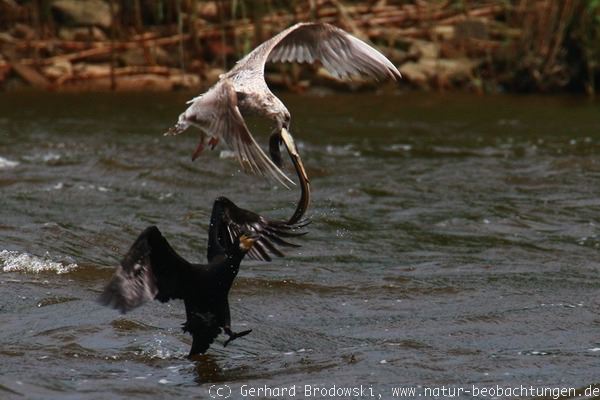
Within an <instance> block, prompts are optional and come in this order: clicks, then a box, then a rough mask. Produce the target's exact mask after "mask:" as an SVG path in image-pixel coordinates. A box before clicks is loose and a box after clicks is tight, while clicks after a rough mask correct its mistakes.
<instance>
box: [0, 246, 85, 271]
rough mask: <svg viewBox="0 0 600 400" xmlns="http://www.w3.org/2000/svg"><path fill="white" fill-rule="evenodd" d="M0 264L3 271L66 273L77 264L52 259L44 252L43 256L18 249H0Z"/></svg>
mask: <svg viewBox="0 0 600 400" xmlns="http://www.w3.org/2000/svg"><path fill="white" fill-rule="evenodd" d="M0 266H2V271H4V272H33V273H36V274H37V273H40V272H56V273H57V274H66V273H67V272H70V271H72V270H74V269H75V268H77V264H64V263H60V262H56V261H52V260H51V259H50V258H49V256H48V255H47V254H46V256H44V257H43V258H41V257H37V256H33V255H31V254H27V253H19V252H18V251H9V250H2V251H0Z"/></svg>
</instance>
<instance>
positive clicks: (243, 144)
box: [166, 22, 400, 186]
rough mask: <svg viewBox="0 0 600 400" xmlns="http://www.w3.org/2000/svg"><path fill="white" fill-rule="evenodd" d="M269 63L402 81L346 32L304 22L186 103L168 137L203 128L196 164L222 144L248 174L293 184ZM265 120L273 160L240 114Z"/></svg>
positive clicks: (285, 118) (284, 113) (285, 114)
mask: <svg viewBox="0 0 600 400" xmlns="http://www.w3.org/2000/svg"><path fill="white" fill-rule="evenodd" d="M267 61H271V62H299V63H303V62H307V63H313V62H316V61H318V62H320V63H321V64H322V65H323V67H324V68H325V69H327V71H328V72H329V73H331V74H332V75H333V76H336V77H338V78H342V79H344V78H351V77H353V76H364V77H369V78H374V79H381V78H392V79H398V78H400V72H399V71H398V69H397V68H396V67H395V66H394V65H393V64H392V63H391V62H390V61H389V60H388V59H387V58H386V57H385V56H384V55H383V54H381V53H380V52H379V51H377V50H376V49H374V48H373V47H371V46H369V45H368V44H366V43H365V42H363V41H362V40H360V39H357V38H356V37H354V36H352V35H350V34H349V33H347V32H345V31H344V30H342V29H340V28H337V27H335V26H333V25H330V24H327V23H316V22H302V23H298V24H296V25H293V26H291V27H289V28H287V29H286V30H284V31H282V32H280V33H279V34H277V35H275V36H274V37H273V38H271V39H269V40H267V41H266V42H264V43H262V44H261V45H260V46H258V47H257V48H255V49H254V50H253V51H252V52H250V53H249V54H247V55H246V56H245V57H244V58H242V59H241V60H239V61H238V62H237V64H236V65H235V66H234V67H233V68H232V69H231V70H230V71H229V72H227V73H225V74H222V75H221V76H220V77H219V81H218V82H217V83H216V84H215V85H213V86H212V87H211V88H210V89H209V90H208V91H207V92H205V93H204V94H202V95H200V96H198V97H196V98H194V99H192V100H190V101H189V102H188V104H189V103H191V104H190V106H189V107H188V108H187V109H186V110H185V111H184V112H183V113H182V114H181V115H180V116H179V120H178V122H177V124H175V126H174V127H172V128H171V129H169V131H168V132H167V133H166V135H177V134H179V133H181V132H183V131H185V130H186V129H187V128H189V127H190V126H196V127H198V128H200V129H201V131H202V134H201V139H200V143H199V144H198V146H197V148H196V150H195V151H194V153H193V155H192V160H195V159H196V158H197V157H198V156H199V155H200V153H202V150H203V149H204V146H205V139H206V136H210V139H209V140H208V144H209V145H210V146H211V148H214V147H215V146H216V145H217V144H218V143H219V141H220V140H221V139H222V140H223V141H224V142H225V143H226V144H227V145H228V146H229V147H230V148H231V149H232V150H233V152H234V153H235V155H236V158H237V159H238V161H239V163H240V164H241V166H242V168H243V169H244V170H245V171H246V172H252V173H255V174H259V175H263V176H272V177H274V178H275V179H276V180H277V181H279V182H280V183H281V184H283V185H284V186H287V185H286V183H285V182H286V181H288V182H291V180H290V179H289V178H288V177H287V176H286V175H285V174H284V173H283V172H282V171H281V170H280V168H279V167H280V166H281V153H280V150H279V145H280V144H281V140H282V138H281V129H282V128H286V129H287V130H289V127H290V120H291V117H290V113H289V111H288V110H287V108H286V107H285V105H284V104H283V103H282V102H281V100H279V99H278V98H277V97H276V96H275V95H274V94H273V93H272V92H271V91H270V90H269V88H268V86H267V83H266V82H265V76H264V68H265V64H266V62H267ZM246 113H247V114H256V115H260V116H264V117H266V118H268V119H270V120H272V121H273V122H274V123H275V128H274V130H273V132H272V134H271V138H270V140H269V152H270V155H271V159H272V160H271V159H269V157H267V156H266V155H265V153H264V152H263V151H262V149H261V148H260V146H259V145H258V144H257V143H256V141H255V140H254V138H253V137H252V134H251V133H250V131H249V130H248V126H247V125H246V122H245V121H244V117H243V115H242V114H246Z"/></svg>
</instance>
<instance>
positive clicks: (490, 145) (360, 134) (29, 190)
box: [0, 93, 600, 399]
mask: <svg viewBox="0 0 600 400" xmlns="http://www.w3.org/2000/svg"><path fill="white" fill-rule="evenodd" d="M189 97H190V94H180V93H176V94H143V95H122V94H120V95H110V94H102V95H90V94H86V95H74V94H71V95H59V94H39V93H36V94H33V93H32V94H27V93H24V94H2V95H0V192H1V194H0V398H1V399H5V398H6V399H11V398H33V399H80V398H85V399H88V398H89V399H113V398H127V399H138V398H169V399H196V398H197V399H200V398H211V397H213V398H225V397H226V396H225V395H227V394H228V393H229V390H231V395H230V397H231V398H235V399H238V398H240V399H241V398H246V399H249V398H259V397H260V398H275V397H277V396H276V394H277V392H276V390H283V388H288V390H291V388H295V390H296V393H295V396H292V397H293V398H296V399H305V398H334V396H332V395H335V398H381V399H391V398H393V395H394V393H395V392H394V388H395V387H402V388H405V389H411V388H414V389H415V390H416V392H415V394H414V395H413V396H412V398H417V397H420V398H433V397H437V398H449V397H450V394H452V393H451V392H449V390H451V389H452V390H458V389H461V388H462V389H463V390H469V391H470V392H463V393H462V396H457V397H461V398H506V397H507V396H503V395H499V394H501V393H500V392H498V390H508V388H515V387H521V386H522V387H526V388H531V389H533V390H536V389H538V390H541V389H544V388H546V389H547V390H550V389H552V390H554V391H553V392H546V397H545V398H557V397H556V396H554V397H553V395H554V394H556V393H557V392H556V389H557V388H565V389H566V388H573V389H578V390H581V391H583V390H585V389H586V388H588V389H590V388H591V389H593V388H595V387H596V385H598V384H600V300H599V297H598V294H599V293H600V280H599V279H598V272H599V269H600V253H599V252H600V237H599V236H598V233H599V226H598V224H600V108H599V105H598V104H597V103H593V102H589V101H586V100H583V99H575V98H543V97H502V96H500V97H475V96H466V95H434V94H414V93H406V94H398V95H384V94H382V95H374V94H338V95H318V94H305V95H285V96H283V100H284V101H285V102H286V104H287V106H288V108H289V109H290V110H291V112H292V116H293V120H292V133H293V134H294V136H295V138H296V140H297V142H298V144H299V148H300V152H301V154H302V156H303V159H304V162H305V164H306V165H307V168H308V173H309V176H310V177H311V179H312V186H313V203H312V205H311V208H310V210H309V213H308V214H309V216H310V217H311V219H312V224H311V225H310V226H309V228H308V230H309V233H308V235H306V236H305V237H302V238H300V239H298V240H297V242H298V243H299V244H301V245H302V247H301V248H299V249H292V250H288V251H287V257H286V258H282V259H281V258H280V259H275V260H273V262H271V263H263V262H255V261H250V260H247V261H244V262H243V263H242V266H241V268H240V273H239V276H238V278H237V280H236V281H235V284H234V286H233V288H232V291H231V294H230V303H231V307H232V323H233V329H234V330H244V329H253V331H252V333H251V334H250V335H248V336H246V337H244V338H241V339H238V340H236V341H235V342H233V343H232V344H231V345H229V346H228V347H227V348H223V346H222V343H223V341H224V337H223V336H221V337H220V338H218V340H217V342H216V343H215V344H214V345H213V346H212V347H211V349H210V350H209V351H208V353H207V354H206V355H205V356H202V358H201V360H200V361H197V362H192V361H188V360H187V359H186V355H187V353H188V351H189V347H190V343H191V337H189V336H188V335H187V334H184V333H183V332H181V329H180V324H181V323H182V322H183V321H184V318H185V315H184V309H183V304H182V303H180V302H171V303H168V304H161V303H158V302H153V303H151V304H146V305H144V306H143V307H141V308H139V309H136V310H135V311H133V312H131V313H129V314H126V315H120V314H118V313H117V312H116V311H115V310H112V309H108V308H105V307H102V306H100V305H99V304H98V303H96V298H97V296H98V294H99V293H100V291H101V290H102V287H103V285H104V284H105V283H106V282H107V281H108V279H109V278H110V276H111V274H112V272H113V270H114V267H115V266H116V265H117V264H118V263H119V260H120V258H121V257H122V255H123V254H124V253H125V252H126V251H127V249H128V248H129V246H130V245H131V243H132V242H133V240H134V239H135V238H136V236H137V234H138V233H139V232H140V231H141V230H142V229H144V228H145V227H146V226H148V225H151V224H156V225H157V226H158V227H159V228H160V229H161V231H162V232H163V234H164V235H165V236H166V237H167V239H168V240H169V241H170V243H171V244H172V245H173V246H174V247H175V248H176V249H177V251H178V252H180V253H181V254H182V255H183V256H184V257H186V258H188V259H189V260H192V261H196V262H204V261H205V246H206V234H207V230H208V218H209V214H210V210H211V206H212V202H213V200H214V199H215V198H216V197H217V196H220V195H224V196H227V197H229V198H231V199H232V200H233V201H235V202H236V203H238V205H240V206H242V207H245V208H248V209H251V210H253V211H256V212H260V213H262V214H263V215H265V216H268V217H272V218H275V217H279V218H286V217H289V216H290V215H291V213H292V211H293V209H294V206H295V202H296V201H297V198H298V191H297V190H291V191H288V190H285V189H283V188H281V187H277V186H276V185H275V184H272V183H269V182H266V181H264V180H262V179H260V178H257V177H254V176H246V175H244V174H243V173H241V172H239V171H238V165H237V163H236V162H235V160H234V159H231V158H227V157H223V156H220V150H221V149H222V148H220V149H218V150H215V151H212V152H211V151H207V152H206V153H205V154H203V155H202V156H201V157H200V158H199V159H198V160H197V161H196V162H193V163H192V162H191V160H190V156H191V154H192V152H193V150H194V148H195V146H196V143H197V140H198V134H197V133H196V132H188V133H186V134H183V135H181V136H178V137H164V136H162V132H164V131H165V130H166V129H167V128H168V127H169V126H170V125H171V124H172V123H173V122H175V120H176V118H177V116H178V114H179V112H181V111H182V110H183V108H184V102H185V101H186V100H187V99H188V98H189ZM251 129H253V131H254V133H255V136H256V138H257V140H258V141H259V142H260V143H262V144H265V145H266V143H267V133H268V131H267V130H266V128H265V127H264V126H263V125H261V124H258V125H256V124H253V125H252V126H251ZM288 172H289V175H290V176H293V173H292V171H291V169H288ZM305 385H310V388H311V389H310V390H308V388H307V387H306V386H305ZM361 385H362V388H361ZM590 385H591V386H590ZM252 388H254V389H256V390H257V392H254V396H251V394H252V393H251V392H250V390H249V389H252ZM332 388H333V392H332V391H331V389H332ZM344 388H348V389H355V391H354V392H352V393H350V394H349V395H343V393H342V392H340V391H339V390H341V389H344ZM258 389H261V390H262V392H261V393H260V396H257V394H259V393H258ZM265 389H271V390H272V391H271V392H270V393H269V392H266V390H265ZM361 389H362V392H360V390H361ZM218 390H220V391H219V392H218V394H217V391H218ZM322 390H325V392H323V391H322ZM435 390H438V391H437V392H435ZM442 390H447V391H446V392H442ZM477 390H479V392H477ZM483 390H488V391H489V392H485V393H484V392H483ZM492 390H496V392H494V393H493V394H495V395H494V396H492V395H491V394H492V392H491V391H492ZM289 393H290V392H288V394H289ZM346 393H347V392H346ZM444 393H445V395H444ZM454 393H456V392H454ZM548 393H551V394H550V395H549V394H548ZM436 394H437V396H436ZM538 394H539V392H538ZM380 395H381V397H380ZM535 395H536V393H535V392H533V395H532V393H525V395H523V393H522V392H520V393H519V396H518V397H523V398H534V397H535ZM219 396H222V397H219ZM371 396H372V397H371ZM516 397H517V396H516ZM568 397H569V396H566V397H563V398H568ZM571 397H572V396H571Z"/></svg>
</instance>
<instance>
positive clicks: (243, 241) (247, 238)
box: [238, 233, 258, 254]
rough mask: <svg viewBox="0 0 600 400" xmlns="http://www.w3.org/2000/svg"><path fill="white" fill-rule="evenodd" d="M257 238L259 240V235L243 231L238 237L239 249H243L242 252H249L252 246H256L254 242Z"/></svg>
mask: <svg viewBox="0 0 600 400" xmlns="http://www.w3.org/2000/svg"><path fill="white" fill-rule="evenodd" d="M257 240H258V236H256V235H252V234H248V233H243V234H241V235H240V237H239V238H238V246H239V249H240V250H241V251H242V253H244V254H246V253H247V252H249V251H250V250H251V249H252V246H254V243H255V242H256V241H257Z"/></svg>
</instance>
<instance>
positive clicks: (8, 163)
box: [0, 157, 19, 169]
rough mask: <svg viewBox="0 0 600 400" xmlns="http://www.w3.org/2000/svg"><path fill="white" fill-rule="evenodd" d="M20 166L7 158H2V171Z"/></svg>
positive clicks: (0, 160)
mask: <svg viewBox="0 0 600 400" xmlns="http://www.w3.org/2000/svg"><path fill="white" fill-rule="evenodd" d="M17 165H19V162H18V161H11V160H9V159H7V158H4V157H0V169H9V168H14V167H16V166H17Z"/></svg>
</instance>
